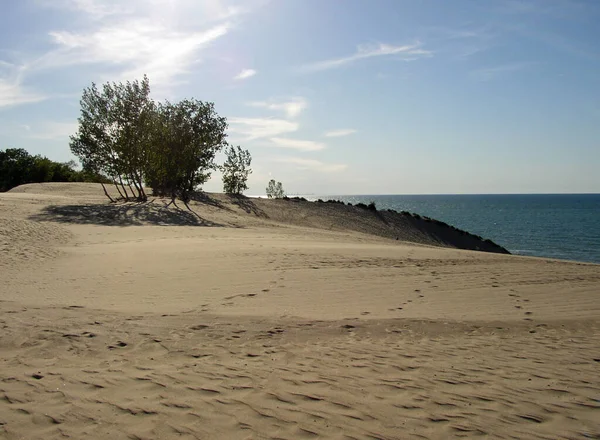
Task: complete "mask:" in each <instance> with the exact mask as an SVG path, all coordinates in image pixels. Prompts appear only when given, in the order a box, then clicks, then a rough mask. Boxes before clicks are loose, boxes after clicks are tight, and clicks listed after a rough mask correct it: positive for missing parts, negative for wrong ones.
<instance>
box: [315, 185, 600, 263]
mask: <svg viewBox="0 0 600 440" xmlns="http://www.w3.org/2000/svg"><path fill="white" fill-rule="evenodd" d="M318 198H321V199H323V200H327V199H338V200H343V201H345V202H352V203H358V202H363V203H369V202H371V201H374V202H375V204H376V205H377V208H378V209H395V210H396V211H410V212H416V213H418V214H421V215H426V216H428V217H432V218H435V219H438V220H442V221H444V222H446V223H448V224H451V225H453V226H456V227H457V228H460V229H464V230H466V231H469V232H471V233H473V234H477V235H481V236H482V237H484V238H490V239H491V240H493V241H495V242H496V243H498V244H499V245H501V246H504V247H505V248H507V249H508V250H509V251H511V252H512V253H514V254H520V255H533V256H539V257H549V258H559V259H564V260H575V261H586V262H592V263H600V194H541V195H535V194H526V195H512V194H511V195H411V196H406V195H381V196H374V195H370V196H336V195H333V196H316V197H315V196H312V197H311V198H310V199H312V200H315V199H318Z"/></svg>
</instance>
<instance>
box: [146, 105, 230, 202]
mask: <svg viewBox="0 0 600 440" xmlns="http://www.w3.org/2000/svg"><path fill="white" fill-rule="evenodd" d="M226 129H227V120H226V119H225V118H223V117H220V116H219V115H218V114H217V113H216V111H215V108H214V104H213V103H210V102H209V103H205V102H202V101H198V100H184V101H181V102H179V103H177V104H171V103H170V102H166V103H164V104H159V105H158V106H157V109H156V112H155V115H154V121H153V124H152V130H151V140H150V144H149V151H150V153H149V156H150V161H149V166H148V169H147V184H148V185H149V186H150V187H152V189H153V191H154V193H155V194H156V195H161V196H170V197H173V198H174V197H177V196H179V197H182V198H183V199H184V200H185V199H187V197H188V194H189V193H190V192H191V191H194V190H195V189H197V188H198V187H199V186H200V185H202V184H204V183H205V182H206V181H207V180H208V179H209V178H210V174H211V171H212V170H214V169H216V168H217V164H216V163H215V160H214V159H215V156H216V154H217V153H218V152H219V151H220V150H221V149H222V148H223V147H224V146H225V145H226V142H225V137H226V136H227V135H226V133H225V130H226Z"/></svg>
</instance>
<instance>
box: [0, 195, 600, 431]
mask: <svg viewBox="0 0 600 440" xmlns="http://www.w3.org/2000/svg"><path fill="white" fill-rule="evenodd" d="M103 197H104V196H103V194H102V192H101V190H100V191H98V188H97V187H96V186H94V185H85V184H63V185H61V184H50V185H27V186H24V187H21V188H17V189H16V190H15V191H12V192H10V193H6V194H0V286H1V287H0V289H1V294H0V327H1V328H2V331H1V332H0V438H7V439H21V438H26V439H37V438H40V439H42V438H44V439H52V438H56V439H58V438H98V439H104V438H113V439H121V438H123V439H126V438H129V439H154V438H190V439H194V438H200V439H214V438H223V439H249V438H252V439H299V438H334V439H404V438H423V439H445V438H454V437H466V438H472V437H481V438H531V439H556V438H568V439H571V438H573V439H575V438H600V424H599V422H598V420H600V401H599V400H598V399H599V398H600V379H599V378H598V377H599V375H598V371H600V266H598V265H592V264H583V263H572V262H561V261H555V260H545V259H538V258H525V257H517V256H510V255H499V254H491V253H482V252H473V251H467V250H460V249H452V248H441V247H433V246H431V244H432V241H434V240H433V239H432V238H431V236H430V235H428V234H424V233H422V232H418V231H416V232H415V231H414V230H410V229H409V228H408V227H406V229H405V231H404V233H406V234H407V235H410V237H411V239H412V240H413V242H408V241H403V240H398V241H396V240H390V239H388V238H385V234H383V233H380V232H377V231H375V232H373V233H375V234H376V235H369V234H368V232H370V229H369V228H370V227H371V226H369V225H370V223H368V222H369V221H370V220H368V219H367V220H364V222H363V223H361V225H363V226H360V228H362V229H361V230H357V229H360V228H358V227H356V226H354V227H352V228H350V227H345V225H346V224H347V223H348V222H349V220H351V219H350V217H346V218H345V219H343V220H342V221H341V222H339V223H335V224H334V223H330V224H327V223H326V221H325V220H323V219H329V220H327V221H332V222H333V220H334V219H333V218H332V216H331V215H330V213H325V214H323V215H321V214H318V213H315V212H314V211H313V210H312V209H313V208H310V209H311V210H306V211H302V209H301V208H298V206H299V205H294V207H293V212H294V216H293V217H294V219H291V218H290V219H286V218H285V217H286V216H288V215H289V213H286V211H285V210H283V209H281V206H278V205H276V204H277V203H285V202H274V203H275V204H274V203H271V204H270V205H269V201H260V202H254V203H247V202H246V201H245V200H243V199H240V200H237V201H236V200H227V199H224V198H219V197H217V196H213V197H210V198H209V199H208V200H199V201H196V202H193V203H192V204H191V205H190V207H191V208H192V210H191V211H190V210H188V209H187V208H185V207H184V206H182V205H181V204H179V205H180V208H181V209H177V208H175V207H173V206H171V207H169V208H166V207H165V206H164V203H163V202H162V201H160V200H156V201H154V203H151V204H145V205H136V204H119V205H107V204H106V203H105V201H104V198H103ZM288 203H293V202H288ZM290 212H291V211H290ZM277 213H279V214H277ZM348 215H351V213H350V214H348ZM365 219H366V217H365ZM361 221H362V220H361ZM350 223H352V222H351V221H350ZM356 223H360V222H355V224H356ZM365 225H366V226H365ZM374 227H376V228H379V226H374ZM411 234H412V235H411ZM428 237H429V238H428ZM415 242H417V243H415ZM447 245H448V244H447V243H446V246H447Z"/></svg>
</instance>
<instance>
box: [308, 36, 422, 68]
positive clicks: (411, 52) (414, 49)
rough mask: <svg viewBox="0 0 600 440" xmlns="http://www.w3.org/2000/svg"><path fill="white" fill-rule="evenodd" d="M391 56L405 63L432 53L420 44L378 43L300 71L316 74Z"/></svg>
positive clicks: (359, 47) (360, 47)
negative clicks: (366, 60) (396, 44)
mask: <svg viewBox="0 0 600 440" xmlns="http://www.w3.org/2000/svg"><path fill="white" fill-rule="evenodd" d="M392 55H395V56H397V57H398V58H401V59H403V60H405V61H412V60H416V59H419V58H423V57H431V56H432V55H433V52H431V51H429V50H425V49H421V44H420V43H416V44H410V45H404V46H393V45H390V44H383V43H379V44H377V45H360V46H358V47H357V50H356V52H355V53H354V54H352V55H349V56H346V57H341V58H333V59H330V60H325V61H319V62H316V63H312V64H308V65H306V66H304V67H302V68H301V69H300V70H301V71H302V72H306V73H309V72H318V71H321V70H329V69H336V68H339V67H343V66H345V65H348V64H352V63H354V62H356V61H359V60H363V59H367V58H373V57H383V56H392Z"/></svg>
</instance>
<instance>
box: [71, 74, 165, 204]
mask: <svg viewBox="0 0 600 440" xmlns="http://www.w3.org/2000/svg"><path fill="white" fill-rule="evenodd" d="M80 104H81V116H80V117H79V119H78V121H79V129H78V133H77V134H76V135H75V136H71V144H70V146H71V151H72V152H73V154H74V155H76V156H77V157H78V158H79V159H80V160H81V163H82V164H83V167H84V168H86V169H88V170H91V171H93V172H96V173H102V174H104V175H107V176H109V177H110V178H112V179H113V181H114V182H115V183H116V182H119V183H120V185H121V188H122V190H123V193H124V194H125V195H124V197H125V198H129V195H128V193H127V190H126V189H125V184H127V185H128V186H129V187H130V188H131V185H133V186H134V187H135V193H134V197H137V198H138V199H140V200H145V199H146V194H145V193H144V188H143V178H144V171H145V169H146V168H147V166H148V149H147V145H148V141H149V133H150V128H151V122H152V120H153V115H154V112H155V109H154V107H155V104H154V102H153V101H152V100H151V99H150V82H149V80H148V78H147V77H146V76H144V79H143V80H142V81H141V82H140V81H133V82H129V81H128V82H127V83H125V84H123V83H106V84H104V85H103V86H102V90H98V88H97V87H96V84H94V83H92V85H91V87H88V88H86V89H84V91H83V96H82V98H81V101H80ZM117 189H118V188H117ZM131 191H133V189H131ZM136 193H137V194H136Z"/></svg>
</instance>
